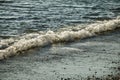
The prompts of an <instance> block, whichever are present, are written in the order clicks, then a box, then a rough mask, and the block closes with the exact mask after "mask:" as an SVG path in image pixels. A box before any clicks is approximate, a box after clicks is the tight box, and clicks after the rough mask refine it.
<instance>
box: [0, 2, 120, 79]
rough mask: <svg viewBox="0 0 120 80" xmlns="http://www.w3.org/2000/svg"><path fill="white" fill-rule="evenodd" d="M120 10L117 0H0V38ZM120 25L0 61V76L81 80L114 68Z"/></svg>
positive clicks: (113, 71)
mask: <svg viewBox="0 0 120 80" xmlns="http://www.w3.org/2000/svg"><path fill="white" fill-rule="evenodd" d="M119 15H120V0H0V38H1V37H5V36H13V35H19V34H22V33H27V32H32V31H46V30H48V29H53V30H54V29H59V28H61V27H64V26H66V25H67V26H69V25H70V26H71V25H77V24H87V23H94V22H95V21H97V20H109V19H113V18H116V17H117V16H119ZM119 65H120V30H116V31H113V32H110V33H109V32H108V33H106V34H103V35H99V36H96V37H92V38H87V39H83V40H81V41H77V42H71V43H60V44H53V45H49V46H46V47H43V48H35V49H31V50H29V51H25V52H23V54H21V55H19V56H14V57H11V58H8V59H7V60H3V61H0V80H85V78H86V77H88V76H93V75H94V76H97V77H99V78H100V77H101V76H102V77H103V76H106V75H115V74H117V73H118V70H117V69H118V67H119Z"/></svg>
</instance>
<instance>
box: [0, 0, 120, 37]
mask: <svg viewBox="0 0 120 80" xmlns="http://www.w3.org/2000/svg"><path fill="white" fill-rule="evenodd" d="M119 14H120V1H119V0H0V35H1V36H7V35H16V34H21V33H24V32H30V31H39V30H48V29H57V28H60V27H63V26H65V25H76V24H81V23H91V22H94V21H96V20H104V19H111V18H114V17H116V16H118V15H119Z"/></svg>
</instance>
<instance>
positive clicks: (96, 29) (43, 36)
mask: <svg viewBox="0 0 120 80" xmlns="http://www.w3.org/2000/svg"><path fill="white" fill-rule="evenodd" d="M116 28H120V19H119V18H117V19H115V20H109V21H103V22H100V23H94V24H91V25H88V26H87V27H85V28H84V29H80V30H77V31H72V30H70V31H69V30H68V31H67V30H66V31H61V32H54V31H48V32H46V33H45V32H43V33H34V34H33V33H31V34H26V35H24V36H20V37H19V38H17V39H12V38H11V39H6V40H1V41H0V45H1V47H2V46H3V45H4V46H6V47H5V48H4V49H1V50H0V59H4V58H7V57H10V56H13V55H17V54H18V53H19V52H22V51H25V50H28V49H31V48H33V47H43V46H46V45H49V44H53V43H58V42H68V41H74V40H76V39H83V38H87V37H91V36H94V35H97V34H99V33H102V32H105V31H109V30H114V29H116Z"/></svg>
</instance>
